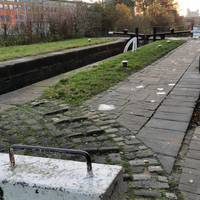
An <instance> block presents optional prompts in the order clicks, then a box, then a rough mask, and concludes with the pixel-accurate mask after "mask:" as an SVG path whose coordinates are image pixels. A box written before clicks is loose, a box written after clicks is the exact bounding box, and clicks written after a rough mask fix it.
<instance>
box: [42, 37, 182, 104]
mask: <svg viewBox="0 0 200 200" xmlns="http://www.w3.org/2000/svg"><path fill="white" fill-rule="evenodd" d="M183 43H184V41H183V40H170V41H167V40H161V41H156V42H153V43H151V44H148V45H145V46H143V47H141V48H139V49H138V50H137V51H136V52H127V53H125V54H120V55H117V56H115V57H113V58H111V59H107V60H104V61H102V62H100V63H97V64H96V65H95V66H94V67H92V68H89V69H87V70H84V71H80V72H78V73H76V74H73V75H72V76H69V77H66V78H64V79H62V80H60V81H59V82H58V83H57V84H56V85H54V86H51V87H49V88H48V89H47V90H46V91H45V92H44V97H45V98H50V99H62V100H64V101H65V102H66V103H69V104H71V105H79V104H81V103H83V102H84V101H86V100H88V99H90V98H91V97H93V96H95V95H97V94H98V93H100V92H103V91H105V90H107V89H108V88H110V87H111V86H114V85H115V84H117V83H118V82H120V81H122V80H124V79H125V78H126V77H128V76H129V75H130V74H132V73H134V72H136V71H138V70H140V69H142V68H144V67H145V66H147V65H149V64H151V63H153V62H154V61H156V60H157V59H159V58H161V57H162V56H164V55H165V54H167V53H168V52H170V51H171V50H173V49H175V48H177V47H178V46H180V45H181V44H183ZM122 60H128V68H127V69H125V68H123V67H122V64H121V62H122Z"/></svg>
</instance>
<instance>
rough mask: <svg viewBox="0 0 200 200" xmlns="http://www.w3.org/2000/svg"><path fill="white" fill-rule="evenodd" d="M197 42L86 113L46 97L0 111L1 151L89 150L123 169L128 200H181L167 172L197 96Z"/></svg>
mask: <svg viewBox="0 0 200 200" xmlns="http://www.w3.org/2000/svg"><path fill="white" fill-rule="evenodd" d="M199 44H200V42H199V41H189V42H187V43H186V44H185V45H183V46H182V47H180V48H178V49H177V50H176V51H174V52H173V53H171V54H170V55H167V56H166V57H164V58H163V59H161V60H159V61H158V62H156V63H154V64H152V65H151V66H148V67H146V68H145V69H144V70H142V71H140V72H137V73H135V74H133V75H132V76H130V77H129V78H128V79H127V80H126V81H124V82H121V83H120V84H118V85H117V86H116V87H113V88H111V89H110V90H108V91H107V92H105V93H102V94H100V95H97V96H96V97H95V98H93V99H92V100H90V101H88V102H87V103H86V104H84V105H83V106H81V107H71V106H69V105H66V104H63V102H59V101H48V100H44V99H43V100H35V101H32V102H31V103H27V104H22V105H18V106H16V108H11V109H10V110H7V111H4V112H1V114H0V135H1V138H2V139H1V141H0V151H1V152H7V149H8V146H9V144H16V143H18V144H19V143H21V144H30V145H42V146H55V147H65V148H75V149H83V150H87V151H88V152H89V153H90V154H91V155H92V158H93V161H94V162H97V163H107V164H119V165H122V166H123V167H124V180H125V182H126V183H127V194H126V199H129V200H131V199H137V200H142V199H143V200H148V199H160V200H161V199H178V198H179V197H177V195H176V194H177V191H176V189H177V188H175V187H173V184H174V183H173V181H174V180H173V178H171V177H170V176H169V173H171V170H172V167H173V164H174V161H175V159H176V157H177V154H178V152H179V149H180V147H181V144H182V141H183V138H184V136H185V132H186V130H187V127H188V124H189V121H190V118H191V115H192V112H193V108H194V107H195V101H196V100H197V99H198V96H199V89H200V79H199V75H197V68H196V67H197V59H196V57H197V55H198V53H199V52H200V48H198V45H199ZM191 48H192V49H193V50H192V51H190V49H191ZM186 52H187V53H186ZM4 103H6V102H4ZM100 104H106V105H112V106H114V107H115V109H113V110H110V111H99V109H98V108H99V105H100ZM106 105H104V107H105V106H106ZM23 153H24V152H23ZM25 153H28V152H25ZM32 155H33V154H32ZM37 155H38V154H37ZM41 156H47V155H46V154H44V153H43V154H41ZM50 156H53V157H56V158H65V157H63V156H61V155H56V154H55V155H50ZM70 159H71V157H70ZM72 159H75V157H72ZM76 159H77V158H76ZM78 159H79V158H78Z"/></svg>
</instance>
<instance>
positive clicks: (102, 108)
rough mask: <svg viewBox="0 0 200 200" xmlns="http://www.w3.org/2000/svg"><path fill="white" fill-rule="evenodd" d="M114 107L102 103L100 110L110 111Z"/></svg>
mask: <svg viewBox="0 0 200 200" xmlns="http://www.w3.org/2000/svg"><path fill="white" fill-rule="evenodd" d="M114 109H115V106H114V105H107V104H100V105H99V107H98V110H100V111H110V110H114Z"/></svg>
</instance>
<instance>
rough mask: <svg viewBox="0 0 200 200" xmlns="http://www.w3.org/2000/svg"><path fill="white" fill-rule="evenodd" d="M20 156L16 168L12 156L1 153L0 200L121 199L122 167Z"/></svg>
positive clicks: (122, 184) (122, 188)
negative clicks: (88, 165)
mask: <svg viewBox="0 0 200 200" xmlns="http://www.w3.org/2000/svg"><path fill="white" fill-rule="evenodd" d="M93 174H94V176H89V175H88V174H87V169H86V164H85V163H84V162H75V161H69V160H57V159H50V158H39V157H31V156H20V155H16V167H15V168H12V167H11V166H10V163H9V156H8V154H2V153H1V154H0V195H1V196H0V199H5V200H72V199H73V200H75V199H76V200H79V199H80V200H121V199H122V195H123V192H124V183H123V176H122V167H120V166H112V165H102V164H93Z"/></svg>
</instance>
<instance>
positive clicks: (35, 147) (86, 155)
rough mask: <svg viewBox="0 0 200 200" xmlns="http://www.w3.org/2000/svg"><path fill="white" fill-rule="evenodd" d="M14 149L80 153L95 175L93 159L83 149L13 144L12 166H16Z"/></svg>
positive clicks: (10, 149) (88, 169)
mask: <svg viewBox="0 0 200 200" xmlns="http://www.w3.org/2000/svg"><path fill="white" fill-rule="evenodd" d="M14 150H31V151H39V152H50V153H55V152H56V153H65V154H71V155H79V156H83V157H85V158H86V161H87V172H88V175H89V176H93V172H92V161H91V157H90V155H89V153H88V152H86V151H82V150H73V149H63V148H54V147H41V146H30V145H18V144H14V145H11V146H10V148H9V158H10V164H11V167H13V168H14V167H15V166H16V163H15V156H14Z"/></svg>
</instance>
